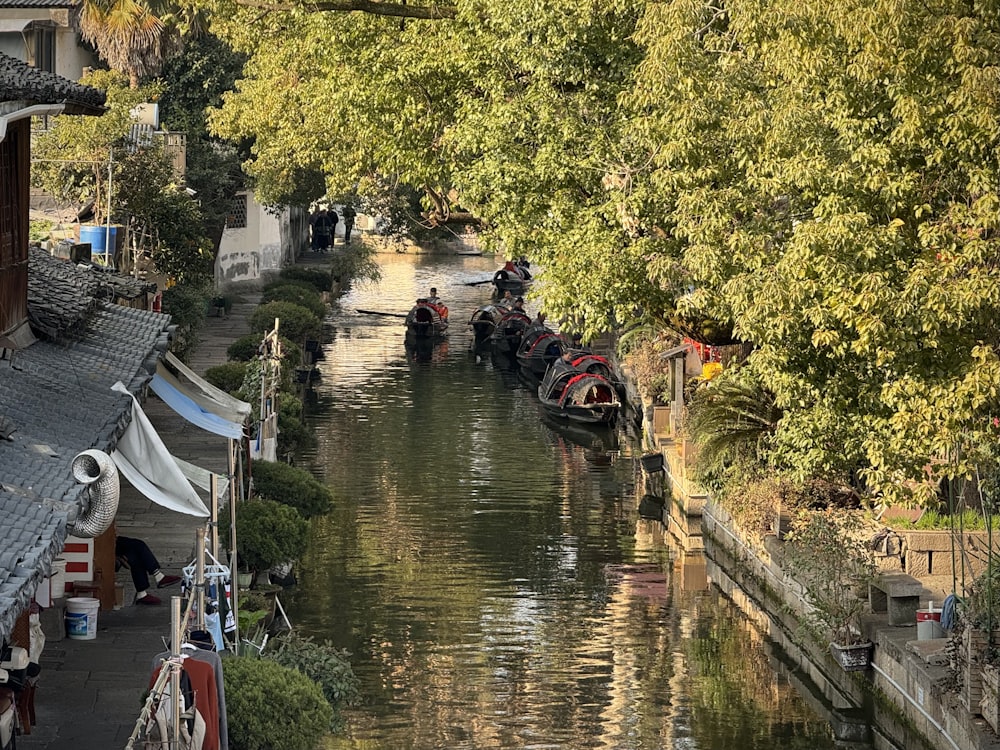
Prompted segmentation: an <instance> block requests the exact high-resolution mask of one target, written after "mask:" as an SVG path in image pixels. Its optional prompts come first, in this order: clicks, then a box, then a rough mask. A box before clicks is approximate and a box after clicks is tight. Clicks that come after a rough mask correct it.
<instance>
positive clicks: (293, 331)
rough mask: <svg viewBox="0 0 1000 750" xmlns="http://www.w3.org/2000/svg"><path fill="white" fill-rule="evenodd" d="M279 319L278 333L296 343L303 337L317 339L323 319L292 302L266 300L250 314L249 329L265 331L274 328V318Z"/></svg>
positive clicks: (256, 331) (321, 328) (303, 338)
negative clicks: (266, 301)
mask: <svg viewBox="0 0 1000 750" xmlns="http://www.w3.org/2000/svg"><path fill="white" fill-rule="evenodd" d="M275 318H277V319H278V320H279V321H280V325H281V328H280V330H279V332H280V334H281V335H283V336H287V337H288V338H289V339H291V340H292V341H294V342H296V343H300V342H302V341H304V340H305V339H318V338H319V337H320V333H322V331H323V321H322V320H320V319H319V318H318V317H316V316H315V315H313V314H312V312H311V311H309V310H308V309H306V308H304V307H302V306H301V305H296V304H295V303H294V302H281V301H275V302H268V303H266V304H263V305H261V306H260V307H258V308H257V309H256V310H254V313H253V315H251V316H250V330H251V331H253V332H254V333H265V332H266V331H270V330H271V329H272V328H274V319H275Z"/></svg>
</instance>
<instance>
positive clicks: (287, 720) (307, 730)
mask: <svg viewBox="0 0 1000 750" xmlns="http://www.w3.org/2000/svg"><path fill="white" fill-rule="evenodd" d="M222 677H223V682H224V684H225V688H226V714H227V718H228V729H229V744H230V747H232V748H239V750H316V748H317V747H318V746H319V742H320V740H321V739H322V738H323V736H324V735H326V734H327V732H328V731H329V728H330V722H331V720H332V718H333V709H332V708H331V707H330V704H329V703H328V702H327V700H326V698H325V697H324V695H323V690H322V689H321V687H320V685H319V684H317V683H316V682H315V681H313V680H311V679H310V678H309V677H307V676H306V675H304V674H302V673H301V672H299V671H298V670H296V669H291V668H290V667H286V666H283V665H281V664H279V663H278V662H276V661H272V660H270V659H258V658H256V657H253V656H228V657H226V658H225V659H223V661H222Z"/></svg>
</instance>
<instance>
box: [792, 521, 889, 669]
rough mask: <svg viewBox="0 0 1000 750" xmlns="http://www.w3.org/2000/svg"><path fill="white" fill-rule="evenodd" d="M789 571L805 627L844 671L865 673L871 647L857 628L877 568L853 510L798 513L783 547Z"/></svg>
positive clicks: (866, 606) (865, 606)
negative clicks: (799, 591) (804, 611)
mask: <svg viewBox="0 0 1000 750" xmlns="http://www.w3.org/2000/svg"><path fill="white" fill-rule="evenodd" d="M784 550H785V557H786V559H787V561H788V564H789V569H790V572H791V573H792V575H793V576H794V577H795V579H796V580H797V581H798V583H799V584H800V585H801V586H802V588H803V596H804V598H805V600H806V601H807V602H808V604H809V605H810V607H811V612H809V614H808V615H807V617H808V619H809V621H810V622H811V624H813V625H815V626H816V627H818V628H819V629H820V630H822V631H823V632H824V633H827V634H829V637H830V653H831V654H832V655H833V657H834V659H836V661H837V663H838V664H840V666H841V667H843V668H844V669H845V670H847V671H855V670H863V669H867V668H868V666H869V665H870V661H871V651H872V643H871V641H870V640H869V639H868V638H867V637H866V636H865V635H864V632H863V630H862V622H861V619H862V617H863V616H864V615H865V614H867V613H868V595H867V593H868V586H869V585H870V584H871V583H872V581H874V580H875V576H876V573H877V567H876V565H875V558H874V555H873V554H872V551H871V550H870V549H869V547H868V545H867V540H866V537H865V532H864V526H863V521H862V518H861V516H860V514H859V512H857V511H848V510H844V509H830V510H824V511H813V512H807V513H803V514H801V515H800V516H799V517H798V519H797V521H796V523H795V524H794V525H793V528H792V531H791V532H790V533H789V535H788V537H787V539H786V542H785V545H784Z"/></svg>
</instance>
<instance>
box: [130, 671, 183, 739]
mask: <svg viewBox="0 0 1000 750" xmlns="http://www.w3.org/2000/svg"><path fill="white" fill-rule="evenodd" d="M174 670H175V666H174V665H171V663H170V662H169V661H166V662H164V663H163V666H162V667H160V674H158V675H157V677H156V682H155V683H153V687H152V689H151V690H150V691H149V695H148V696H146V702H145V703H143V704H142V710H141V711H140V712H139V719H138V720H137V721H136V722H135V729H133V730H132V734H131V735H130V736H129V738H128V742H126V743H125V750H135V741H136V740H137V739H139V735H140V734H142V730H143V729H144V728H145V726H146V722H147V721H149V717H150V716H151V715H152V714H153V711H154V708H153V704H154V703H156V702H158V701H159V700H160V698H161V697H162V696H163V688H164V687H166V684H167V680H169V679H170V675H171V673H172V672H173V671H174Z"/></svg>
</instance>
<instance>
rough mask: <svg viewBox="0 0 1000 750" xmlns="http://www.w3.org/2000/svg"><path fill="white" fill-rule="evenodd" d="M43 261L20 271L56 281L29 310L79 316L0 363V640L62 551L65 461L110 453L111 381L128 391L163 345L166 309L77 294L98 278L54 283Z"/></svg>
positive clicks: (75, 490)
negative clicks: (60, 334)
mask: <svg viewBox="0 0 1000 750" xmlns="http://www.w3.org/2000/svg"><path fill="white" fill-rule="evenodd" d="M42 255H43V256H45V254H44V253H42ZM47 257H48V256H45V258H47ZM45 258H39V257H38V256H37V254H36V253H32V255H31V257H30V260H29V276H32V275H33V274H35V272H36V269H37V268H48V270H49V271H53V272H54V273H53V274H50V275H49V276H48V277H47V278H49V279H56V281H54V282H53V285H52V287H50V288H49V289H48V290H46V289H45V288H44V287H42V286H40V287H37V288H36V292H37V296H36V297H35V298H34V300H33V302H32V303H30V304H29V307H30V306H31V305H32V304H41V305H43V306H45V309H49V310H53V309H57V308H58V307H59V305H58V304H54V303H53V300H55V301H56V302H59V301H61V303H64V305H63V308H62V309H63V310H64V311H66V310H68V311H70V313H72V311H74V310H78V309H86V311H87V313H86V314H85V315H82V316H81V317H80V318H74V319H73V324H72V326H71V328H72V329H73V331H74V333H75V334H76V336H75V337H74V338H72V339H63V340H61V341H58V342H57V341H47V340H39V341H37V342H36V343H35V344H33V345H32V346H29V347H27V348H26V349H23V350H21V351H18V352H15V353H14V354H13V356H12V358H11V359H7V360H0V417H2V418H5V419H6V420H7V421H9V422H10V423H11V424H13V426H14V432H13V433H12V434H11V436H10V439H9V440H0V519H3V520H4V522H3V523H0V551H2V552H0V638H5V637H7V636H9V634H10V627H11V626H12V624H13V620H14V618H16V616H17V614H18V613H20V612H21V611H22V610H23V609H24V607H25V606H26V605H27V603H28V601H30V595H31V593H32V592H33V591H34V588H35V583H36V582H37V580H38V578H39V577H40V576H41V575H42V574H43V572H45V571H47V570H48V565H49V562H50V561H51V559H52V557H53V556H54V555H55V554H56V553H58V552H59V551H60V550H61V549H62V545H63V541H64V539H65V536H66V524H67V519H68V517H69V513H70V510H69V509H70V508H74V507H77V506H79V505H80V503H81V501H82V500H83V499H84V498H85V493H86V489H85V487H84V486H83V485H81V484H78V483H77V482H76V481H75V480H74V479H73V475H72V472H71V469H70V465H71V463H72V461H73V458H74V457H75V456H76V455H77V454H78V453H79V452H80V451H83V450H86V449H88V448H99V449H101V450H105V451H111V450H112V449H113V447H114V445H115V444H116V442H117V440H118V438H119V436H120V435H121V433H122V431H123V430H124V429H125V427H126V426H127V425H128V422H129V420H130V419H131V401H130V399H129V398H128V397H127V396H124V395H122V394H119V393H115V392H114V391H112V390H111V386H112V385H114V383H115V382H117V381H121V382H123V383H124V384H125V385H126V386H127V387H128V388H129V390H130V391H131V392H133V393H137V392H138V390H139V388H140V387H141V386H142V385H143V384H144V383H145V382H146V381H148V379H149V378H150V376H151V374H152V373H151V372H150V371H149V370H147V368H148V367H149V365H150V363H151V362H155V357H151V353H152V352H154V351H157V350H160V351H162V350H165V348H166V343H167V339H168V336H167V331H168V328H169V325H170V316H168V315H161V314H160V313H153V312H147V311H143V310H136V309H133V308H128V307H122V306H120V305H113V304H110V303H107V302H100V301H97V302H93V298H87V295H88V294H95V293H99V289H100V285H99V284H98V285H97V286H96V287H95V286H93V285H91V284H89V283H88V281H87V279H86V277H85V276H78V275H76V274H75V272H69V274H68V275H65V276H64V277H62V278H63V282H59V281H58V279H59V278H60V274H62V273H63V269H61V268H54V267H50V264H49V263H48V261H47V260H46V259H45ZM56 262H58V263H62V264H63V265H64V266H69V267H70V268H72V267H73V266H72V264H69V263H65V262H64V261H56ZM43 273H44V272H43ZM85 273H86V272H85ZM47 292H48V293H47ZM74 295H79V296H80V297H83V298H85V300H84V301H80V300H75V299H74ZM61 503H65V504H66V505H61ZM12 555H13V557H12Z"/></svg>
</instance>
